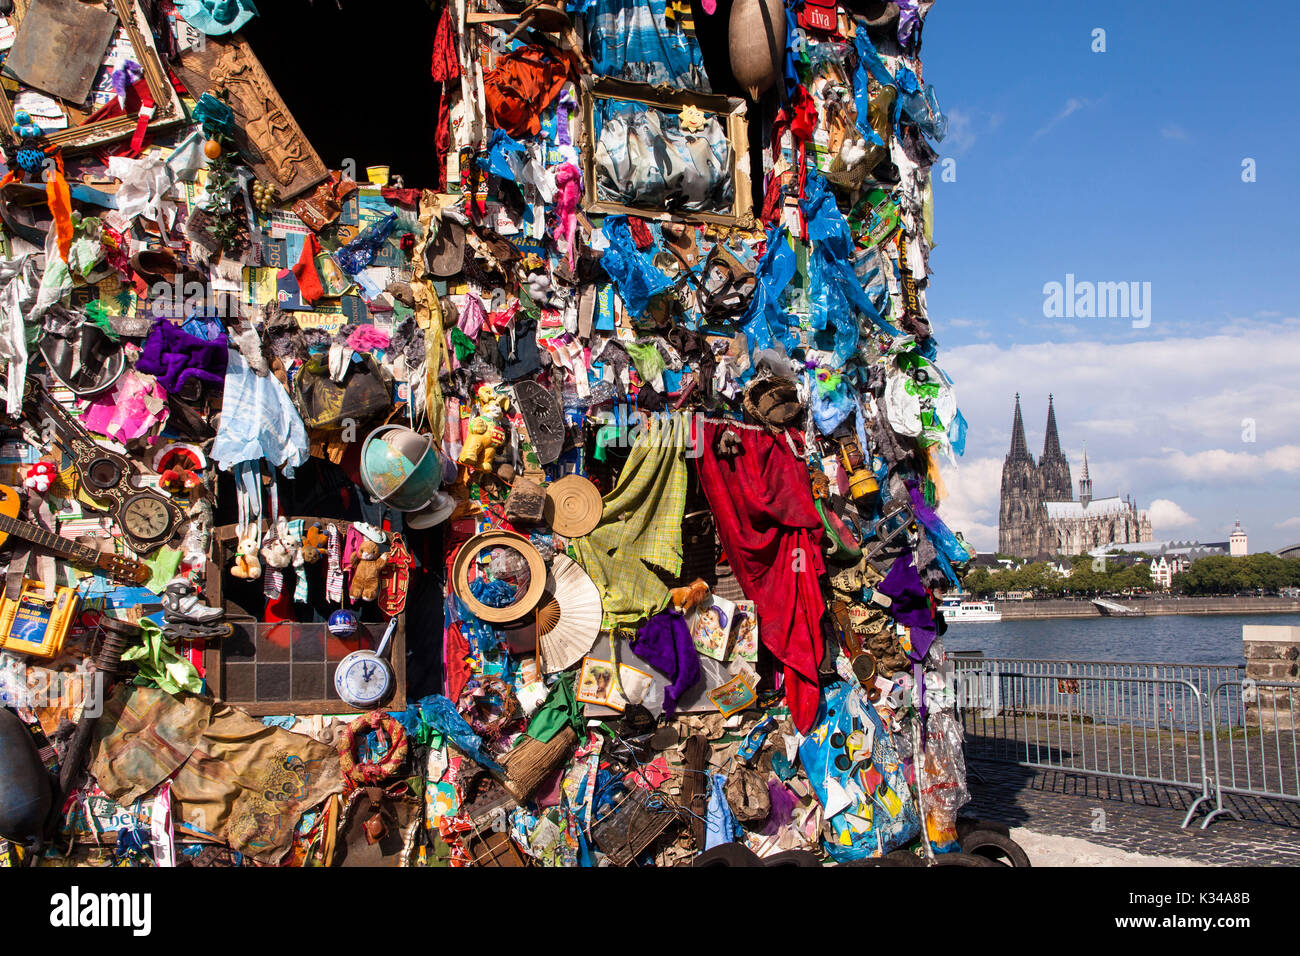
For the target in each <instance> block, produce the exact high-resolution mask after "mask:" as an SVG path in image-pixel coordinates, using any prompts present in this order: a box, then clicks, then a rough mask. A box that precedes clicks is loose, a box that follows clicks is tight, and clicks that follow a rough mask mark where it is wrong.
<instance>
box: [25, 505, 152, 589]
mask: <svg viewBox="0 0 1300 956" xmlns="http://www.w3.org/2000/svg"><path fill="white" fill-rule="evenodd" d="M21 509H22V499H21V498H20V497H19V495H18V492H17V491H16V490H14V489H13V488H10V487H9V486H8V485H0V545H3V544H4V543H5V541H6V540H8V539H9V537H10V535H12V536H13V537H15V538H21V539H23V540H24V541H30V542H32V543H33V544H37V545H40V546H41V547H42V548H45V549H46V550H48V551H53V552H54V553H55V554H57V555H59V556H60V557H62V558H66V559H67V560H68V561H71V562H72V563H73V564H75V565H78V566H80V567H84V568H92V569H95V570H98V571H103V572H104V573H105V574H107V575H108V576H109V577H110V578H112V579H113V580H114V581H118V582H120V583H122V584H144V583H145V582H146V581H148V580H149V578H150V577H151V576H152V574H153V572H151V571H150V570H149V568H148V566H146V565H145V564H143V563H141V562H139V561H136V560H135V559H134V558H124V557H122V556H121V555H117V554H112V553H107V552H103V551H96V550H95V549H94V548H88V547H86V546H85V545H84V544H77V542H75V541H69V540H68V539H67V538H64V537H62V536H60V535H57V534H55V533H54V532H53V531H47V530H45V529H44V528H42V527H40V526H39V525H34V524H32V523H30V522H28V521H19V520H18V515H19V513H20V511H21Z"/></svg>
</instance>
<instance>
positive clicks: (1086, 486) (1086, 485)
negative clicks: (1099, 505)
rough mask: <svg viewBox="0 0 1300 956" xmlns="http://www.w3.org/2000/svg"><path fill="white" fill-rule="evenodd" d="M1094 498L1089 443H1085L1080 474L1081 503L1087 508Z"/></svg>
mask: <svg viewBox="0 0 1300 956" xmlns="http://www.w3.org/2000/svg"><path fill="white" fill-rule="evenodd" d="M1091 500H1092V478H1091V477H1090V476H1089V475H1088V443H1087V442H1084V443H1083V471H1082V472H1081V473H1080V475H1079V504H1081V505H1083V506H1084V507H1085V508H1086V507H1088V502H1090V501H1091Z"/></svg>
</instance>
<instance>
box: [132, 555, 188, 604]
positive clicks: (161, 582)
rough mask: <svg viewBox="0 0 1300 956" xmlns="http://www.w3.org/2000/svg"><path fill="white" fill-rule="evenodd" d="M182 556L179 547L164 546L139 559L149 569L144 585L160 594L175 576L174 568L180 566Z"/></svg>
mask: <svg viewBox="0 0 1300 956" xmlns="http://www.w3.org/2000/svg"><path fill="white" fill-rule="evenodd" d="M183 556H184V555H183V554H182V553H181V549H180V548H172V547H167V546H164V547H161V548H159V549H158V550H157V551H155V552H154V553H153V554H152V555H150V556H149V557H147V558H143V559H141V563H143V564H144V565H145V567H147V568H148V569H149V571H150V575H149V580H148V581H147V582H146V583H145V587H146V588H148V589H149V590H150V591H152V592H153V593H154V594H162V593H163V591H165V590H167V585H168V584H169V583H171V580H172V578H174V577H176V569H177V568H179V567H180V566H181V558H182V557H183Z"/></svg>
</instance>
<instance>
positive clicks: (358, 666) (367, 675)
mask: <svg viewBox="0 0 1300 956" xmlns="http://www.w3.org/2000/svg"><path fill="white" fill-rule="evenodd" d="M392 682H393V679H392V674H391V672H390V671H389V670H388V662H387V661H385V660H384V659H383V658H382V657H380V656H379V655H378V654H376V653H375V652H374V651H353V652H352V653H351V654H349V655H348V656H347V657H345V658H343V660H341V661H340V662H339V666H338V670H336V671H335V672H334V689H335V690H336V691H337V692H338V695H339V696H340V697H341V698H343V699H344V700H345V701H347V702H348V703H349V704H353V705H354V706H357V707H373V706H374V705H375V704H378V703H379V702H380V701H381V700H383V699H384V698H385V697H387V696H388V690H389V687H390V686H391V685H392Z"/></svg>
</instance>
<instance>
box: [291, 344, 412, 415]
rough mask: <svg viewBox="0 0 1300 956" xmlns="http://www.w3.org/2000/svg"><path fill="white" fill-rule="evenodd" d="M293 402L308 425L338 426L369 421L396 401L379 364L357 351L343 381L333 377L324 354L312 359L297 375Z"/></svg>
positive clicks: (294, 382) (369, 356)
mask: <svg viewBox="0 0 1300 956" xmlns="http://www.w3.org/2000/svg"><path fill="white" fill-rule="evenodd" d="M356 359H359V361H356ZM293 403H294V405H296V406H297V408H298V413H299V414H300V415H302V420H303V424H305V425H306V426H307V427H308V428H310V429H334V428H342V427H343V426H344V424H345V423H346V422H348V421H349V420H351V421H352V422H355V423H357V424H362V423H365V422H368V421H370V420H371V419H373V418H375V417H377V416H379V415H382V414H383V413H384V412H386V411H387V410H388V409H389V408H391V407H392V404H393V400H392V396H391V395H390V393H389V387H388V380H387V379H385V378H384V373H383V371H382V370H381V369H380V367H379V363H378V362H376V361H375V359H374V357H373V356H371V355H362V354H361V353H356V354H355V355H354V361H351V362H349V363H348V367H347V370H346V371H345V372H344V374H343V381H342V382H341V383H340V382H336V381H335V380H334V379H333V378H331V377H330V373H329V368H328V365H327V360H326V358H325V357H324V356H318V357H315V358H313V359H311V360H310V361H308V362H307V363H306V364H305V365H303V366H302V368H300V369H299V370H298V374H297V375H296V376H295V377H294V380H293Z"/></svg>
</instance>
